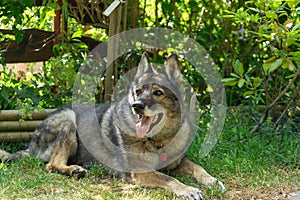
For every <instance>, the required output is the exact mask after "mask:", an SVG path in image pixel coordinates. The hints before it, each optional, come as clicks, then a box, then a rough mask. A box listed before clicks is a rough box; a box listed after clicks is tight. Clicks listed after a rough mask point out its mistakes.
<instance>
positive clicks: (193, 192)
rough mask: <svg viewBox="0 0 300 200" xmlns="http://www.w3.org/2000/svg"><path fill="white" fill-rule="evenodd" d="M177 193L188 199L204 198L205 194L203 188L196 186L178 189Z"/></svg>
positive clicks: (198, 199) (200, 199)
mask: <svg viewBox="0 0 300 200" xmlns="http://www.w3.org/2000/svg"><path fill="white" fill-rule="evenodd" d="M176 195H177V196H178V197H180V198H182V199H187V200H202V199H203V194H202V192H201V190H199V189H197V188H194V187H189V186H188V187H186V188H184V189H182V190H180V191H176Z"/></svg>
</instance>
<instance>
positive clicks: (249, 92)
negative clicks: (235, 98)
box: [243, 90, 256, 97]
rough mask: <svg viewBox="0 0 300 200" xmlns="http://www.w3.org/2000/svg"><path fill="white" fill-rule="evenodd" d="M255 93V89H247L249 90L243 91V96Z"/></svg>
mask: <svg viewBox="0 0 300 200" xmlns="http://www.w3.org/2000/svg"><path fill="white" fill-rule="evenodd" d="M255 93H256V91H255V90H249V91H246V92H244V94H243V96H244V97H246V96H249V95H252V94H255Z"/></svg>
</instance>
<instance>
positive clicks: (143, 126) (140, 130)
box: [136, 116, 154, 138]
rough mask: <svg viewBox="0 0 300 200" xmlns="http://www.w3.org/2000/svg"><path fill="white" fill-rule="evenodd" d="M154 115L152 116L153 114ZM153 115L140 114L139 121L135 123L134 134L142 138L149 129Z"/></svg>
mask: <svg viewBox="0 0 300 200" xmlns="http://www.w3.org/2000/svg"><path fill="white" fill-rule="evenodd" d="M153 117H154V116H153ZM153 117H147V116H142V117H141V119H140V121H139V122H138V123H137V124H136V135H137V137H139V138H144V137H145V136H146V134H147V132H148V131H149V128H150V124H151V121H152V120H153Z"/></svg>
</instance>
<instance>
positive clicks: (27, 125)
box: [0, 120, 43, 132]
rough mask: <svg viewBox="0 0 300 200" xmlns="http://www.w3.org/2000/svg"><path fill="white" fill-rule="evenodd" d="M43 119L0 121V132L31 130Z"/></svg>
mask: <svg viewBox="0 0 300 200" xmlns="http://www.w3.org/2000/svg"><path fill="white" fill-rule="evenodd" d="M42 122H43V120H34V121H22V122H20V121H0V132H7V131H33V130H34V129H35V128H36V127H38V126H39V125H40V124H41V123H42Z"/></svg>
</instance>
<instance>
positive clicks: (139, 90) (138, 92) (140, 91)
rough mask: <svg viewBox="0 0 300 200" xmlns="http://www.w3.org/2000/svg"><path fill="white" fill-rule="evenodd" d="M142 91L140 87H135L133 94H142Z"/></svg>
mask: <svg viewBox="0 0 300 200" xmlns="http://www.w3.org/2000/svg"><path fill="white" fill-rule="evenodd" d="M142 93H143V91H142V89H137V90H135V94H136V95H137V96H139V95H140V94H142Z"/></svg>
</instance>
